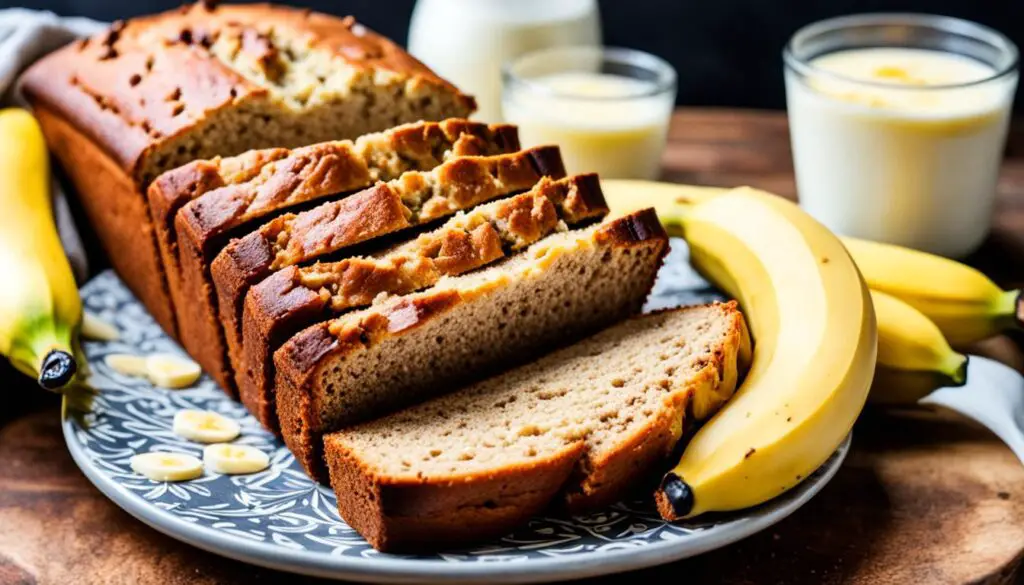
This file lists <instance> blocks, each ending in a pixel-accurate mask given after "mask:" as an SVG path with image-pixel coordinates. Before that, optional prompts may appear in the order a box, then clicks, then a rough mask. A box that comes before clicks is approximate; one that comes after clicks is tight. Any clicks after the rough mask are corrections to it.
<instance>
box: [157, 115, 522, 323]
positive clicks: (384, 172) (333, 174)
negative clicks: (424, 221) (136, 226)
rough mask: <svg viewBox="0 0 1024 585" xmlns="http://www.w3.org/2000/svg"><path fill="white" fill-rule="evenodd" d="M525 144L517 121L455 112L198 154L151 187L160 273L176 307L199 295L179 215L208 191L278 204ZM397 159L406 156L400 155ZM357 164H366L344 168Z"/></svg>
mask: <svg viewBox="0 0 1024 585" xmlns="http://www.w3.org/2000/svg"><path fill="white" fill-rule="evenodd" d="M518 148H519V137H518V132H517V130H516V128H515V126H509V125H505V124H495V125H487V124H482V123H478V122H470V121H468V120H462V119H458V118H453V119H449V120H443V121H441V122H415V123H411V124H404V125H402V126H397V127H395V128H392V129H390V130H387V131H384V132H379V133H376V134H369V135H366V136H363V137H360V138H357V139H355V140H354V141H353V140H341V141H334V142H327V143H320V144H314V145H311V146H307V147H303V148H298V149H294V150H288V149H283V148H272V149H264V150H254V151H249V152H246V153H243V154H240V155H238V156H233V157H227V158H217V159H213V160H199V161H194V162H192V163H189V164H187V165H185V166H183V167H180V168H177V169H174V170H172V171H168V172H166V173H163V174H161V175H160V176H159V177H157V178H156V179H155V180H154V181H153V183H152V184H151V185H150V187H149V190H148V192H147V197H148V200H149V207H150V213H151V214H152V221H153V225H154V227H155V232H156V236H157V244H158V248H159V250H160V257H161V259H162V260H163V267H164V270H163V271H161V272H159V274H158V275H155V276H153V278H159V279H161V280H162V281H164V282H163V286H164V287H165V288H167V289H168V290H169V294H170V297H171V301H172V303H173V306H174V307H184V306H187V304H188V303H190V302H192V299H191V298H189V297H188V296H187V294H186V293H185V291H183V290H182V285H181V263H180V261H179V251H178V237H177V232H176V230H175V226H174V222H175V217H176V216H177V213H178V211H179V210H181V208H182V207H184V206H185V205H186V204H188V203H189V202H191V201H193V200H199V199H202V200H203V202H202V205H203V206H204V207H208V208H210V209H213V210H215V211H224V210H226V209H231V208H234V209H240V207H241V203H240V201H251V202H252V203H253V204H258V205H261V206H262V207H263V209H264V210H268V209H273V208H274V207H275V205H274V203H275V202H276V203H277V206H281V205H284V204H286V203H287V202H288V201H301V200H302V199H304V198H310V197H312V198H316V196H318V195H324V194H329V193H330V192H331V190H332V189H338V190H351V189H358V188H362V187H365V186H367V185H369V184H370V183H371V182H372V181H373V180H376V179H381V178H382V179H391V178H394V177H395V176H397V175H398V174H400V173H401V171H403V170H405V169H412V170H430V169H432V168H434V167H436V166H438V165H440V164H442V162H443V161H444V160H445V159H446V157H459V156H480V155H493V154H501V153H508V152H515V151H516V150H518ZM394 159H398V160H399V161H401V163H395V162H393V160H394ZM352 168H357V169H358V172H356V173H350V174H348V175H345V174H343V173H342V171H343V170H344V169H352ZM295 169H298V171H296V170H295ZM302 173H305V174H306V176H307V180H305V181H303V180H302V178H301V177H300V174H302ZM315 177H328V178H330V180H328V181H327V182H324V183H320V184H315V183H312V185H313V188H312V190H311V189H310V184H311V183H310V179H311V178H312V179H314V180H315ZM304 188H305V190H303V189H304ZM197 204H198V203H197ZM239 213H241V212H239ZM212 215H214V213H209V214H208V215H206V216H201V217H202V219H201V221H203V222H207V223H209V222H213V221H214V220H213V218H212ZM241 220H243V218H241V217H236V216H233V215H231V214H228V216H227V218H226V219H225V221H226V222H228V224H227V225H222V226H214V227H213V228H212V229H214V230H215V231H216V232H218V233H220V232H224V231H226V230H228V229H230V226H231V225H235V224H237V223H238V222H239V221H241ZM231 222H234V223H231ZM188 326H189V325H188V324H186V326H185V327H186V329H187V328H188Z"/></svg>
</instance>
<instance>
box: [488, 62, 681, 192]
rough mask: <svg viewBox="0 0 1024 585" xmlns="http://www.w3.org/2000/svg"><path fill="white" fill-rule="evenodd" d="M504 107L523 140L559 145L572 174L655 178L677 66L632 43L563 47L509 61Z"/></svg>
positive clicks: (505, 80)
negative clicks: (626, 45) (627, 46)
mask: <svg viewBox="0 0 1024 585" xmlns="http://www.w3.org/2000/svg"><path fill="white" fill-rule="evenodd" d="M504 83H505V88H504V93H503V100H502V107H503V111H504V115H505V119H506V120H507V121H509V122H511V123H513V124H516V125H518V126H519V139H520V142H522V144H523V146H524V147H531V146H538V145H541V144H557V145H558V146H559V147H560V148H561V151H562V158H563V159H564V160H565V167H566V169H567V170H568V171H569V172H570V173H589V172H595V173H599V174H600V175H601V176H602V177H604V178H617V179H654V178H657V176H658V175H659V174H660V172H661V154H662V151H663V150H664V149H665V140H666V137H667V134H668V126H669V120H670V118H671V116H672V108H673V106H674V105H675V97H676V72H675V70H674V69H673V68H672V66H671V65H669V64H668V63H667V62H665V61H664V60H662V59H660V58H658V57H655V56H654V55H650V54H648V53H644V52H641V51H635V50H632V49H619V48H613V47H605V48H595V47H562V48H555V49H545V50H542V51H537V52H534V53H529V54H527V55H524V56H522V57H520V58H518V59H516V60H515V61H512V62H511V63H509V64H508V65H507V66H506V67H505V76H504Z"/></svg>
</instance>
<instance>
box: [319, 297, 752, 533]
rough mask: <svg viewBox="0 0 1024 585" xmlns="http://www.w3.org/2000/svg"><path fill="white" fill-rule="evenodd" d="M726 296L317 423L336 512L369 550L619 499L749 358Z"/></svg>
mask: <svg viewBox="0 0 1024 585" xmlns="http://www.w3.org/2000/svg"><path fill="white" fill-rule="evenodd" d="M749 361H750V340H749V337H748V335H747V330H746V326H745V324H744V321H743V317H742V315H740V312H739V310H737V308H736V303H735V302H732V303H727V304H717V303H716V304H712V305H705V306H700V307H689V308H684V309H675V310H670V311H663V312H658V313H653V314H649V315H644V316H641V317H636V318H634V319H630V320H628V321H626V322H624V323H621V324H619V325H616V326H614V327H612V328H610V329H606V330H604V331H602V332H601V333H598V334H597V335H594V336H593V337H590V338H588V339H586V340H584V341H582V342H580V343H577V344H576V345H573V346H570V347H567V348H565V349H562V350H559V351H557V352H554V353H552V354H549V355H547V356H545V357H543V358H541V359H540V360H538V361H536V362H533V363H530V364H527V365H525V366H522V367H520V368H518V369H515V370H512V371H511V372H508V373H505V374H502V375H499V376H496V377H494V378H490V379H488V380H484V381H482V382H479V383H477V384H474V385H472V386H469V387H468V388H465V389H463V390H459V391H458V392H456V393H454V394H451V395H449V396H445V397H442V398H438V399H435V400H432V401H429V402H426V403H424V404H421V405H419V406H415V407H413V408H410V409H407V410H403V411H401V412H398V413H396V414H392V415H390V416H387V417H385V418H381V419H378V420H375V421H373V422H369V423H366V424H362V425H359V426H355V427H353V428H349V429H346V430H343V431H340V432H337V433H333V434H330V435H327V437H326V438H325V449H326V457H327V462H328V465H329V467H330V476H331V485H332V487H333V488H334V491H335V492H336V493H337V496H338V509H339V511H340V512H341V516H342V518H344V519H345V521H346V522H347V523H348V524H349V525H350V526H352V527H353V528H355V529H356V530H358V531H359V533H360V534H362V535H363V536H364V537H365V538H366V539H367V540H368V541H369V542H370V544H372V545H373V546H374V547H375V548H377V549H379V550H384V551H396V550H410V549H414V550H415V549H419V550H423V549H434V550H437V549H438V548H440V547H442V546H445V545H451V544H454V543H461V542H466V541H473V540H480V539H483V538H489V537H497V536H502V535H504V534H506V533H508V532H509V531H511V530H512V529H514V528H515V527H516V526H519V525H521V524H523V523H525V522H526V521H527V520H529V518H530V517H531V516H534V515H536V514H538V513H540V512H542V511H543V510H544V509H545V508H547V507H548V506H549V505H550V504H552V503H556V504H560V506H559V507H561V508H563V509H567V510H568V511H569V512H572V513H575V512H583V511H587V510H592V509H594V508H597V507H601V506H606V505H608V504H611V503H613V502H615V501H617V500H619V499H620V498H621V497H622V496H623V495H624V493H625V492H626V491H627V489H628V488H629V487H631V486H633V485H636V484H637V482H638V481H642V480H643V478H644V477H645V476H646V475H647V474H648V472H650V471H652V470H653V468H654V467H656V466H657V464H658V463H660V462H662V461H663V460H664V459H665V457H666V456H667V455H669V454H670V453H671V452H672V450H673V448H674V447H675V445H676V443H677V442H678V441H679V438H680V436H681V435H682V431H683V428H684V426H685V425H689V424H693V423H694V422H697V421H700V420H702V419H706V418H708V417H709V416H711V415H712V414H714V413H715V412H716V411H717V410H718V408H719V407H720V406H721V405H722V404H723V403H725V401H726V400H728V399H729V397H730V396H732V393H733V391H734V390H735V388H736V384H737V379H738V377H739V375H740V372H741V371H742V370H743V369H745V368H746V367H747V365H749Z"/></svg>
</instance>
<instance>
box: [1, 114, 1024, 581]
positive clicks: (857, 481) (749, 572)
mask: <svg viewBox="0 0 1024 585" xmlns="http://www.w3.org/2000/svg"><path fill="white" fill-rule="evenodd" d="M665 167H666V171H665V178H666V179H667V180H674V181H680V182H688V183H702V184H708V185H721V186H732V185H738V184H751V185H756V186H758V187H761V188H764V189H768V190H771V191H775V192H777V193H780V194H783V195H788V196H792V194H793V190H794V189H793V179H792V167H791V161H790V154H789V146H788V131H787V128H786V123H785V117H784V116H783V115H781V114H777V113H761V112H740V111H734V110H688V111H685V112H682V113H679V114H677V115H676V118H675V120H674V124H673V127H672V132H671V137H670V145H669V149H668V151H667V152H666V154H665ZM1000 191H1001V196H1000V200H999V205H998V210H997V226H996V232H995V233H994V234H993V237H992V238H991V239H990V241H989V242H988V243H987V244H986V246H985V247H984V248H983V249H982V251H981V252H979V253H978V254H977V255H976V256H975V258H973V259H972V261H973V262H974V263H975V264H976V265H978V266H980V267H983V268H984V269H985V270H987V271H989V272H990V273H991V274H993V275H994V276H995V277H996V278H997V279H999V280H1000V281H1001V282H1002V283H1004V284H1006V285H1011V284H1017V285H1018V286H1019V285H1020V284H1022V282H1024V125H1018V126H1017V127H1016V128H1015V130H1014V132H1013V133H1012V135H1011V140H1010V146H1009V148H1008V159H1007V162H1006V165H1005V170H1004V174H1003V180H1002V182H1001V184H1000ZM980 349H981V350H983V351H984V352H985V353H986V354H989V355H994V356H997V357H999V359H1001V360H1003V361H1005V362H1007V363H1010V364H1011V365H1014V366H1015V367H1017V368H1018V369H1021V367H1022V365H1024V358H1022V354H1021V352H1020V350H1019V349H1018V348H1017V347H1016V346H1015V344H1013V343H1010V342H1008V341H1007V340H1005V339H1002V340H995V341H993V342H989V343H986V344H985V346H984V347H983V348H980ZM0 380H2V381H3V383H2V385H0V388H2V389H0V393H2V394H3V395H4V397H5V399H8V400H9V402H7V403H6V404H5V406H6V408H4V409H3V410H2V411H0V585H5V584H7V583H19V584H20V583H61V584H63V583H76V584H77V583H83V584H86V583H160V584H164V583H166V584H177V583H200V584H205V583H275V582H278V581H283V580H285V579H287V580H288V582H289V583H312V582H315V580H304V579H302V578H298V577H291V576H285V575H282V574H280V573H275V572H273V571H267V570H263V569H259V568H256V567H250V566H247V565H243V564H241V563H237V562H234V561H230V560H227V559H222V558H220V557H217V556H215V555H211V554H209V553H206V552H203V551H201V550H198V549H194V548H192V547H190V546H188V545H185V544H181V543H179V542H177V541H175V540H173V539H171V538H168V537H165V536H163V535H162V534H160V533H158V532H156V531H155V530H152V529H150V528H148V527H147V526H145V525H143V524H142V523H140V522H138V521H136V520H134V519H133V518H131V517H130V516H128V515H127V514H126V513H125V512H122V511H121V510H120V509H119V508H117V507H116V506H115V505H113V504H112V503H110V502H108V501H107V500H106V499H105V498H104V497H103V496H102V495H101V494H100V493H99V492H98V491H97V490H96V489H95V488H93V487H92V486H91V484H89V483H88V481H87V480H86V479H85V478H84V477H83V476H82V475H81V473H80V472H79V471H78V469H77V467H75V465H74V463H73V462H72V461H71V458H70V456H69V455H68V454H67V452H66V449H65V447H64V440H63V437H62V436H61V433H60V426H59V424H58V420H57V418H58V412H59V408H58V407H59V404H58V402H57V401H56V399H55V397H52V396H48V395H45V394H43V393H42V392H39V391H37V390H36V389H35V388H33V387H32V385H31V384H28V383H25V382H23V381H22V380H21V379H20V378H19V377H18V376H17V375H16V374H15V373H13V372H12V371H11V370H9V369H2V370H0ZM1022 556H1024V467H1022V466H1021V465H1020V463H1019V462H1018V461H1017V460H1016V459H1015V458H1014V457H1013V455H1012V454H1011V453H1010V451H1009V449H1007V448H1006V447H1004V446H1003V445H1002V444H1001V443H1000V442H999V441H998V440H997V439H996V438H995V437H993V436H992V435H991V434H990V433H988V432H987V431H986V430H984V429H981V428H979V427H977V426H975V425H973V424H971V423H968V422H966V421H964V420H962V419H959V418H957V417H955V416H953V415H948V414H942V413H877V412H869V413H867V414H866V415H865V416H864V417H862V420H861V421H860V422H859V423H858V425H857V428H856V430H855V431H854V447H853V450H852V452H851V454H850V457H849V459H848V460H847V463H846V464H845V465H844V467H843V468H842V469H841V470H840V471H839V473H838V474H837V475H836V477H835V479H834V480H833V482H832V483H831V484H830V485H829V486H828V487H826V488H825V490H824V491H823V492H822V493H821V494H820V495H819V496H818V497H816V498H815V499H814V500H812V501H811V502H810V503H809V504H808V505H807V506H806V507H804V508H803V509H801V510H800V511H798V512H797V513H796V514H794V515H793V516H792V517H790V518H789V519H787V520H785V521H783V522H782V523H780V524H778V525H777V526H775V527H774V528H772V529H770V530H768V531H766V532H764V533H761V534H759V535H757V536H754V537H752V538H750V539H748V540H746V541H743V542H741V543H738V544H736V545H733V546H731V547H728V548H726V549H723V550H720V551H716V552H713V553H710V554H707V555H704V556H702V557H698V558H696V559H691V560H689V561H684V562H680V563H676V564H673V565H667V566H663V567H658V568H654V569H649V570H646V571H642V572H639V573H635V574H630V575H629V576H628V577H622V576H620V577H608V578H605V579H599V580H594V581H592V582H593V583H612V582H619V581H625V580H626V579H627V578H628V579H629V580H630V581H634V580H641V579H644V580H649V581H651V582H670V580H671V582H679V583H682V582H689V583H709V582H717V583H726V584H736V585H739V584H750V583H787V584H800V583H814V584H817V583H858V584H860V583H863V584H869V583H872V584H873V583H975V582H981V583H1008V582H1013V581H1014V579H1015V578H1016V574H1017V568H1018V566H1019V564H1020V561H1021V558H1022Z"/></svg>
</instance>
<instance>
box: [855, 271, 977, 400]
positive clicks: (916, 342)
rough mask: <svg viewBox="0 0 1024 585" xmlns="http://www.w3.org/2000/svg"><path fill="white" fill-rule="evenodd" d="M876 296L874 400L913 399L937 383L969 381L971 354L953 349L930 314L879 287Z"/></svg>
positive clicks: (872, 394) (921, 395) (960, 384)
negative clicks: (876, 351) (876, 333)
mask: <svg viewBox="0 0 1024 585" xmlns="http://www.w3.org/2000/svg"><path fill="white" fill-rule="evenodd" d="M871 300H872V302H873V303H874V305H875V315H876V317H877V319H878V365H877V366H876V368H875V379H874V382H873V383H872V385H871V395H870V396H869V397H868V399H869V400H870V401H871V402H872V403H873V404H883V405H906V404H914V403H916V402H917V401H918V400H920V399H921V398H924V397H925V396H927V395H928V394H931V393H932V392H933V391H934V390H935V389H937V388H942V387H948V386H962V385H964V384H965V383H966V382H967V356H965V355H963V354H960V353H957V352H955V351H953V348H952V347H950V346H949V343H948V342H947V341H946V338H945V337H943V335H942V331H940V330H939V328H938V326H936V325H935V323H934V322H933V321H932V320H931V319H929V318H928V317H926V316H925V315H924V314H923V313H921V312H920V311H918V310H917V309H915V308H914V307H912V306H910V305H909V304H907V303H905V302H903V301H901V300H899V299H897V298H896V297H893V296H890V295H888V294H886V293H883V292H880V291H877V290H872V291H871Z"/></svg>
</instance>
